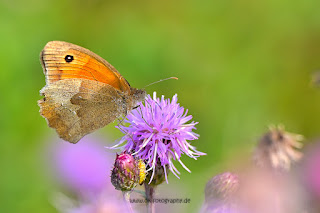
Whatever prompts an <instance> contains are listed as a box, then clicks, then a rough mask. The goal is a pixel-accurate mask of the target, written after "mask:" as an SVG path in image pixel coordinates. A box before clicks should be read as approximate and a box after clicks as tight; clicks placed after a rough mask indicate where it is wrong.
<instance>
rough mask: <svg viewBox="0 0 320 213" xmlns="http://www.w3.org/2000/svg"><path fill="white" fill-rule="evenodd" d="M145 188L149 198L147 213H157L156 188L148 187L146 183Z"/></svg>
mask: <svg viewBox="0 0 320 213" xmlns="http://www.w3.org/2000/svg"><path fill="white" fill-rule="evenodd" d="M144 188H145V191H146V198H147V210H148V211H147V212H148V213H155V206H154V202H153V199H154V194H155V187H152V186H150V185H148V184H147V183H146V182H145V183H144Z"/></svg>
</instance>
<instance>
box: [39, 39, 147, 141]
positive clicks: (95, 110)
mask: <svg viewBox="0 0 320 213" xmlns="http://www.w3.org/2000/svg"><path fill="white" fill-rule="evenodd" d="M40 61H41V64H42V68H43V72H44V74H45V76H46V86H45V87H43V88H42V89H41V90H40V94H41V95H43V96H44V98H43V99H42V100H39V101H38V105H39V106H40V114H41V115H42V116H43V117H44V118H45V119H46V120H47V122H48V125H49V127H52V128H54V129H56V131H57V133H58V134H59V136H60V137H61V138H62V139H64V140H66V141H69V142H71V143H77V142H78V141H79V140H80V139H81V138H82V137H83V136H85V135H86V134H88V133H91V132H93V131H95V130H97V129H99V128H102V127H104V126H106V125H107V124H109V123H110V122H113V121H114V120H115V119H116V118H119V117H121V116H123V115H126V114H127V113H128V112H130V111H131V110H132V109H133V108H134V107H135V106H137V104H138V102H140V101H143V100H144V98H145V95H146V92H145V90H140V89H135V88H132V87H131V86H130V84H129V83H128V81H127V80H126V79H125V78H124V77H122V76H121V74H120V73H119V72H118V71H117V70H116V69H115V68H114V67H113V66H112V65H111V64H109V63H108V62H107V61H106V60H104V59H103V58H101V57H100V56H98V55H96V54H95V53H93V52H91V51H90V50H87V49H85V48H83V47H80V46H77V45H74V44H71V43H68V42H63V41H50V42H48V43H47V44H46V46H45V47H44V49H43V50H42V52H41V54H40Z"/></svg>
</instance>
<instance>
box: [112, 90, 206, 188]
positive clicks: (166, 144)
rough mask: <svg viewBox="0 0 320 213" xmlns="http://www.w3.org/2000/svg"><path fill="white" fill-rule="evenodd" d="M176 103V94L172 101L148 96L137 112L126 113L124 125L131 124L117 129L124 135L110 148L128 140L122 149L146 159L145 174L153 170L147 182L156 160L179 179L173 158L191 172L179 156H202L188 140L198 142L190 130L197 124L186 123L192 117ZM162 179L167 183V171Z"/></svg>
mask: <svg viewBox="0 0 320 213" xmlns="http://www.w3.org/2000/svg"><path fill="white" fill-rule="evenodd" d="M177 100H178V98H177V95H174V96H173V98H172V101H171V102H170V99H164V96H162V97H161V99H159V98H157V97H156V93H155V92H154V94H153V98H151V97H150V95H148V96H147V98H146V99H145V104H144V105H143V104H142V103H141V104H140V107H139V108H138V109H137V110H133V111H132V112H131V113H130V114H128V116H127V120H126V122H127V123H129V124H130V125H129V126H128V127H119V129H120V130H121V131H122V132H124V133H125V134H126V135H125V136H124V137H123V138H122V139H121V140H120V141H119V143H118V144H116V145H115V146H113V147H111V148H117V147H118V146H120V145H121V144H122V143H124V142H125V141H127V143H126V144H125V145H124V150H126V151H127V152H129V153H130V152H131V153H132V154H133V155H136V156H137V157H138V158H139V159H142V160H145V161H146V164H147V165H148V166H149V169H148V171H150V170H153V172H152V176H151V178H150V182H151V181H152V178H153V175H154V169H155V165H156V163H157V161H158V160H159V161H160V164H161V166H162V167H163V168H164V170H166V168H165V167H166V165H168V166H169V170H170V171H171V172H172V173H173V174H174V175H175V176H176V177H177V178H179V176H178V174H180V173H179V171H178V170H177V169H176V168H175V166H174V165H173V163H172V158H173V159H174V160H178V161H179V163H180V164H181V165H182V166H183V168H184V169H186V170H187V171H188V172H190V170H189V169H188V168H187V167H186V166H185V165H184V164H183V163H182V161H181V160H180V157H181V155H182V154H186V155H187V156H189V157H191V158H193V159H197V157H199V156H201V155H205V153H202V152H199V151H197V150H196V149H195V147H193V146H191V145H190V143H189V142H188V141H187V140H196V139H198V137H199V135H198V134H196V133H194V132H193V131H192V130H193V129H196V128H195V125H196V124H197V122H194V121H192V122H191V123H188V124H187V122H188V121H190V120H191V119H192V116H191V115H188V116H187V113H188V110H186V111H185V110H184V108H183V107H181V106H180V105H179V104H178V103H177ZM165 177H166V180H167V174H166V171H165ZM167 182H168V181H167Z"/></svg>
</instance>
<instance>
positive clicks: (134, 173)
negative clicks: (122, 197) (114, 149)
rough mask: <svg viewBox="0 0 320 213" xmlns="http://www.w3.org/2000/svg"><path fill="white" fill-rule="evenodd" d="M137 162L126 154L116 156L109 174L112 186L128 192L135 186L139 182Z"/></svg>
mask: <svg viewBox="0 0 320 213" xmlns="http://www.w3.org/2000/svg"><path fill="white" fill-rule="evenodd" d="M138 164H139V162H138V160H136V159H135V158H134V157H133V156H132V155H130V154H127V153H125V152H124V153H122V154H120V155H118V154H117V157H116V160H115V163H114V167H113V169H112V172H111V183H112V185H113V186H114V187H115V188H116V189H118V190H121V191H130V190H132V189H133V188H134V187H136V186H137V184H138V182H139V180H140V177H139V175H140V171H139V165H138Z"/></svg>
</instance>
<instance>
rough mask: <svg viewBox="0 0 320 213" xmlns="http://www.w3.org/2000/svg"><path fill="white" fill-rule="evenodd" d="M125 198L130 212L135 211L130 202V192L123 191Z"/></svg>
mask: <svg viewBox="0 0 320 213" xmlns="http://www.w3.org/2000/svg"><path fill="white" fill-rule="evenodd" d="M122 195H123V200H124V202H125V203H126V204H127V207H128V210H129V212H130V213H134V211H133V209H132V206H131V203H130V192H122Z"/></svg>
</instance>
